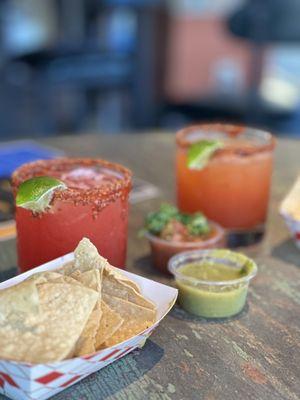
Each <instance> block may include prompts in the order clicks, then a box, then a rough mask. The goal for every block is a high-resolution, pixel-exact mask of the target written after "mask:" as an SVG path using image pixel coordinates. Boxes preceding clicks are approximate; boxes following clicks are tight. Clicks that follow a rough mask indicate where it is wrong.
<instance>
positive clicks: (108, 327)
mask: <svg viewBox="0 0 300 400" xmlns="http://www.w3.org/2000/svg"><path fill="white" fill-rule="evenodd" d="M101 308H102V317H101V321H100V326H99V329H98V331H97V335H96V350H99V349H100V348H101V347H102V345H103V343H104V342H105V341H106V340H108V339H109V338H110V337H111V336H112V335H113V334H114V333H115V332H116V331H117V330H118V329H119V328H120V326H121V325H122V323H123V319H122V318H121V316H120V314H118V313H117V312H116V311H114V310H112V309H111V308H110V307H109V306H108V305H107V304H106V303H105V302H104V301H101Z"/></svg>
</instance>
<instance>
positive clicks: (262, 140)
mask: <svg viewBox="0 0 300 400" xmlns="http://www.w3.org/2000/svg"><path fill="white" fill-rule="evenodd" d="M195 131H203V133H204V135H203V138H205V139H208V138H209V136H210V135H211V134H213V133H218V134H223V135H226V136H229V137H231V138H235V137H238V136H239V135H243V134H245V133H247V135H248V138H249V137H251V136H252V138H253V139H257V140H256V141H253V144H254V146H251V149H250V148H247V151H245V145H243V143H241V147H240V148H239V147H238V146H236V147H235V148H234V153H238V152H241V153H243V154H242V155H248V153H249V154H253V153H257V152H264V151H272V150H273V149H274V147H275V145H276V140H275V138H274V136H273V135H272V134H271V133H270V132H268V131H265V130H262V129H259V128H255V127H249V126H244V125H235V124H226V123H203V124H198V125H192V126H188V127H185V128H183V129H180V130H179V131H178V132H177V133H176V143H177V145H178V146H179V147H183V148H187V147H189V146H191V145H192V144H193V143H195V142H197V140H189V139H188V136H189V135H190V134H191V133H193V132H195ZM227 151H228V149H227V148H226V146H225V147H224V148H221V149H219V150H217V153H218V154H221V153H226V152H227Z"/></svg>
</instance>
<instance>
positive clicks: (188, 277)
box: [168, 249, 257, 318]
mask: <svg viewBox="0 0 300 400" xmlns="http://www.w3.org/2000/svg"><path fill="white" fill-rule="evenodd" d="M168 269H169V271H170V272H171V273H172V274H173V275H174V277H175V281H176V285H177V287H178V289H179V303H180V305H181V306H182V307H183V308H184V309H185V310H186V311H188V312H189V313H191V314H195V315H198V316H200V317H204V318H226V317H232V316H234V315H236V314H238V313H239V312H240V311H241V310H242V309H243V308H244V305H245V303H246V298H247V292H248V286H249V282H250V280H251V279H252V278H254V276H255V275H256V273H257V266H256V264H255V262H254V261H253V260H251V259H250V258H248V257H246V256H245V255H243V254H240V253H236V252H233V251H230V250H223V249H212V250H199V251H188V252H184V253H181V254H178V255H176V256H174V257H172V258H171V259H170V261H169V264H168ZM233 277H234V278H233Z"/></svg>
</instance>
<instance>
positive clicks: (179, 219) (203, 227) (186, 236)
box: [141, 203, 225, 273]
mask: <svg viewBox="0 0 300 400" xmlns="http://www.w3.org/2000/svg"><path fill="white" fill-rule="evenodd" d="M141 233H142V234H143V235H144V236H146V237H147V238H148V240H149V244H150V247H151V252H152V260H153V264H154V266H155V267H156V268H157V269H159V270H160V271H163V272H166V273H168V270H167V265H168V261H169V259H170V258H171V257H172V256H174V255H175V254H178V253H181V252H183V251H188V250H199V249H209V248H216V247H224V246H225V233H224V230H223V228H222V227H221V226H220V225H218V224H216V223H214V222H212V221H209V220H207V219H206V218H205V216H204V215H203V214H202V213H200V212H197V213H195V214H187V213H182V212H180V211H179V210H178V209H177V208H176V207H174V206H173V205H171V204H167V203H163V204H162V205H161V206H160V208H159V210H158V211H155V212H151V213H149V214H148V215H147V217H146V219H145V225H144V228H143V229H142V231H141Z"/></svg>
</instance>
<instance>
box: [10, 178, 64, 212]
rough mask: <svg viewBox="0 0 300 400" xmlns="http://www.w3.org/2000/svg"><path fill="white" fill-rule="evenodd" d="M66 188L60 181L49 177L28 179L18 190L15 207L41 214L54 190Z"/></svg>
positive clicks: (47, 205)
mask: <svg viewBox="0 0 300 400" xmlns="http://www.w3.org/2000/svg"><path fill="white" fill-rule="evenodd" d="M66 188H67V186H66V185H65V184H64V183H63V182H62V181H60V180H58V179H55V178H51V177H49V176H38V177H36V178H32V179H28V180H27V181H24V182H23V183H21V185H20V186H19V188H18V192H17V196H16V205H17V206H18V207H22V208H26V209H27V210H31V211H33V212H43V211H45V210H46V208H48V207H49V205H50V202H51V200H52V197H53V194H54V192H55V190H64V189H66Z"/></svg>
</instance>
